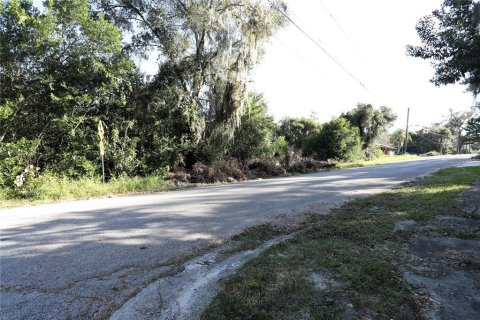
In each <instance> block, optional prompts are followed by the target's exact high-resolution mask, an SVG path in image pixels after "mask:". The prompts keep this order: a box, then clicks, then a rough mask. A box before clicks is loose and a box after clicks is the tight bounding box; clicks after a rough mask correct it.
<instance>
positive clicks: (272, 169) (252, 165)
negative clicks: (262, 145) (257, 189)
mask: <svg viewBox="0 0 480 320" xmlns="http://www.w3.org/2000/svg"><path fill="white" fill-rule="evenodd" d="M286 173H287V171H286V170H285V169H284V168H283V167H282V166H281V165H280V164H278V163H277V162H276V161H275V160H271V159H256V160H252V161H250V162H249V163H248V177H249V178H250V179H256V178H262V179H265V178H269V177H279V176H283V175H285V174H286Z"/></svg>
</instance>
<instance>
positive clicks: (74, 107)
mask: <svg viewBox="0 0 480 320" xmlns="http://www.w3.org/2000/svg"><path fill="white" fill-rule="evenodd" d="M89 11H90V5H89V4H88V3H87V1H86V0H60V1H47V2H45V10H44V12H42V13H40V12H39V11H38V10H37V9H35V8H34V7H33V6H32V3H31V2H30V1H29V0H8V1H4V2H3V3H2V7H1V12H0V13H1V14H0V82H1V84H2V90H1V95H0V110H1V112H0V114H1V116H0V143H1V142H3V143H11V142H15V141H18V140H20V139H22V138H24V139H27V140H30V141H34V140H38V141H39V144H38V146H37V152H38V154H40V155H41V156H39V159H38V161H39V163H40V164H42V165H45V166H48V167H50V168H54V169H55V170H57V171H61V172H62V173H64V174H72V175H76V174H86V173H88V174H91V173H92V169H93V170H95V169H94V168H95V166H94V165H92V161H96V159H98V149H97V147H96V144H97V140H98V138H97V136H96V128H97V123H98V118H102V119H103V120H104V122H105V123H107V126H109V127H110V128H113V127H114V125H113V123H112V118H115V117H113V116H112V111H113V110H118V109H121V108H123V107H124V106H125V99H126V95H127V94H128V92H129V87H130V82H129V77H130V74H131V72H132V70H133V63H132V62H131V61H130V60H129V59H128V58H127V57H126V55H125V54H124V53H123V51H122V37H121V34H120V32H119V31H118V30H117V29H116V28H115V27H114V26H113V25H112V24H111V23H109V22H108V21H106V20H105V19H104V18H103V17H102V15H98V16H96V17H93V16H91V15H90V12H89ZM87 171H88V172H87Z"/></svg>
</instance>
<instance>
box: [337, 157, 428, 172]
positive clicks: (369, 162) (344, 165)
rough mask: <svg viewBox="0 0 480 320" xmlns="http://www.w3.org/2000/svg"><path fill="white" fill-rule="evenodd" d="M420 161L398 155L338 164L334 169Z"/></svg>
mask: <svg viewBox="0 0 480 320" xmlns="http://www.w3.org/2000/svg"><path fill="white" fill-rule="evenodd" d="M414 159H420V157H419V156H417V155H410V154H406V155H399V156H382V157H380V158H377V159H373V160H358V161H353V162H339V163H338V164H337V165H336V167H337V168H339V169H347V168H356V167H368V166H376V165H379V164H385V163H393V162H400V161H406V160H414Z"/></svg>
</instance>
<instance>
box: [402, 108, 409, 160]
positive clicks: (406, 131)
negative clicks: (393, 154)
mask: <svg viewBox="0 0 480 320" xmlns="http://www.w3.org/2000/svg"><path fill="white" fill-rule="evenodd" d="M409 120H410V108H408V111H407V129H406V130H405V143H404V144H403V154H407V144H408V121H409Z"/></svg>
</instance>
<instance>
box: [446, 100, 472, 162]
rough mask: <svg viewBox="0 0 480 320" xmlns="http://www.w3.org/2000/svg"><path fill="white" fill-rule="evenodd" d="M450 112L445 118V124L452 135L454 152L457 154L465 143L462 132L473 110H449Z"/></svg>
mask: <svg viewBox="0 0 480 320" xmlns="http://www.w3.org/2000/svg"><path fill="white" fill-rule="evenodd" d="M449 112H450V114H449V115H448V116H447V119H446V126H447V128H449V129H450V131H451V132H452V133H453V136H454V142H455V152H456V153H457V154H458V153H460V152H461V151H462V147H463V145H464V143H465V136H464V132H465V130H466V125H467V122H468V121H469V120H470V119H471V118H472V116H473V111H457V112H454V111H453V110H452V109H450V110H449Z"/></svg>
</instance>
